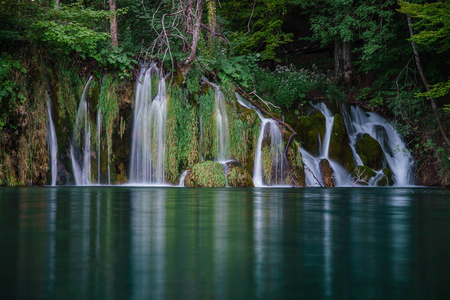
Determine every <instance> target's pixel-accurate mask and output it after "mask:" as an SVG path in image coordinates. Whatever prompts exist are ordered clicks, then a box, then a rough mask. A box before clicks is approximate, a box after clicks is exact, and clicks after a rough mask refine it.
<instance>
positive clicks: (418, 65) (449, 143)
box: [406, 15, 450, 148]
mask: <svg viewBox="0 0 450 300" xmlns="http://www.w3.org/2000/svg"><path fill="white" fill-rule="evenodd" d="M406 19H407V20H408V28H409V35H410V36H411V38H413V36H414V30H413V27H412V21H411V16H410V15H406ZM411 46H412V48H413V51H414V58H415V60H416V66H417V70H418V71H419V74H420V78H421V79H422V82H423V85H424V86H425V89H426V90H427V92H429V91H430V86H429V85H428V81H427V78H426V77H425V73H424V72H423V69H422V64H421V63H420V58H419V52H418V51H417V48H416V42H414V41H413V40H411ZM430 102H431V108H432V109H433V113H434V116H435V118H436V121H437V123H438V126H439V131H440V132H441V136H442V138H443V139H444V140H445V142H446V143H447V145H448V147H449V148H450V140H449V138H448V136H447V133H446V132H445V129H444V125H443V124H442V122H441V118H440V117H439V113H438V111H437V107H436V101H435V100H434V98H432V97H430Z"/></svg>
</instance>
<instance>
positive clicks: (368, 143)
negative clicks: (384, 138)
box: [356, 134, 384, 171]
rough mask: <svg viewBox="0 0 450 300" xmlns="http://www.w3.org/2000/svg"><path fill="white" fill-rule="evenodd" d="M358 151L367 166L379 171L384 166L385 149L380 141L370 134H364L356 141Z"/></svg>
mask: <svg viewBox="0 0 450 300" xmlns="http://www.w3.org/2000/svg"><path fill="white" fill-rule="evenodd" d="M356 151H357V152H358V154H359V156H360V157H361V160H362V161H363V163H364V165H365V166H367V167H370V168H372V169H373V170H377V171H379V170H381V169H382V168H383V160H384V154H383V150H382V149H381V146H380V143H378V141H377V140H376V139H374V138H373V137H371V136H370V135H369V134H364V136H363V137H362V138H360V139H359V140H358V141H357V142H356Z"/></svg>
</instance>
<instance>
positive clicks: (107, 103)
mask: <svg viewBox="0 0 450 300" xmlns="http://www.w3.org/2000/svg"><path fill="white" fill-rule="evenodd" d="M98 105H99V107H98V108H97V109H99V108H100V109H101V111H102V124H103V126H104V127H105V130H106V145H107V153H108V164H109V163H110V162H111V147H112V135H113V130H114V129H115V127H116V125H117V122H116V121H117V117H118V115H119V102H118V97H117V81H116V80H115V78H114V77H113V76H112V75H110V74H107V75H105V77H104V78H103V81H102V88H101V92H100V96H99V103H98Z"/></svg>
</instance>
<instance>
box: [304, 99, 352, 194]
mask: <svg viewBox="0 0 450 300" xmlns="http://www.w3.org/2000/svg"><path fill="white" fill-rule="evenodd" d="M311 106H312V107H314V108H315V109H317V110H318V111H320V112H321V113H322V115H323V116H324V117H325V134H324V137H323V141H321V140H320V134H319V146H320V154H319V156H317V157H313V156H312V155H311V154H310V153H308V152H307V151H306V150H304V149H302V150H301V152H302V155H304V156H303V161H304V163H305V165H306V166H307V167H308V168H309V169H310V170H311V172H313V173H314V176H315V177H316V178H318V179H319V180H320V179H321V178H322V175H321V172H320V168H319V163H320V161H321V160H322V159H327V160H328V162H329V163H330V166H331V168H332V169H333V176H334V184H335V185H336V186H346V185H349V184H350V181H349V177H350V174H349V173H348V172H347V171H346V170H345V168H344V167H342V166H341V165H340V164H338V163H337V162H335V161H333V160H332V159H330V156H329V153H330V141H331V134H332V133H333V124H334V115H333V114H332V112H331V111H330V110H329V109H328V107H327V106H326V105H325V103H323V102H318V103H314V104H313V103H311ZM305 157H307V159H305ZM312 160H314V162H312ZM311 172H309V171H308V172H305V175H306V179H307V180H306V184H307V185H308V186H309V185H310V184H311V185H313V186H316V185H317V184H318V182H317V180H316V179H315V178H314V176H312V174H311ZM307 173H310V174H307ZM308 176H311V177H312V178H313V179H311V177H310V178H309V179H308ZM308 181H309V182H310V183H308Z"/></svg>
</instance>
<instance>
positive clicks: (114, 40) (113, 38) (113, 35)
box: [109, 0, 119, 47]
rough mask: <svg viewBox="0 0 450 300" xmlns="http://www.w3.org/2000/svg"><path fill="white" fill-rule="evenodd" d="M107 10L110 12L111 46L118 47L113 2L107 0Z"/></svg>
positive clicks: (114, 3)
mask: <svg viewBox="0 0 450 300" xmlns="http://www.w3.org/2000/svg"><path fill="white" fill-rule="evenodd" d="M109 10H110V11H111V29H110V32H111V44H112V45H113V47H119V39H118V38H117V14H116V10H117V7H116V1H115V0H109Z"/></svg>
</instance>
